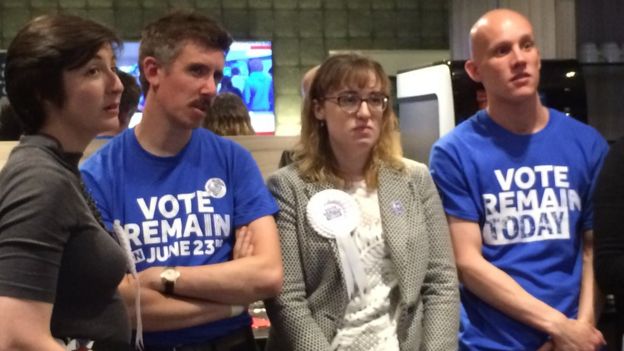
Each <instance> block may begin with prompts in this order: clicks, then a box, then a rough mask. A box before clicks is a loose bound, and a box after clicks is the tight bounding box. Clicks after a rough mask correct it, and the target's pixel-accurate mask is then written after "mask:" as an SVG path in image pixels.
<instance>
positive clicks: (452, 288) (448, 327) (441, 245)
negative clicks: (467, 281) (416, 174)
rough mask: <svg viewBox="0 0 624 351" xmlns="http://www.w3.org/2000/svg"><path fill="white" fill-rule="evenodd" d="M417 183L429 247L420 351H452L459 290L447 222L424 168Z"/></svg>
mask: <svg viewBox="0 0 624 351" xmlns="http://www.w3.org/2000/svg"><path fill="white" fill-rule="evenodd" d="M417 184H420V190H421V199H422V206H423V208H424V216H425V224H426V227H427V228H426V233H428V239H429V250H430V252H429V262H428V265H427V273H426V275H425V281H424V284H423V287H422V296H423V305H424V310H423V316H422V326H423V342H422V344H421V345H422V346H421V350H439V351H443V350H455V349H457V335H458V334H457V331H458V330H459V290H458V281H457V271H456V268H455V259H454V256H453V247H452V245H451V238H450V234H449V229H448V224H447V222H446V217H445V216H444V210H443V209H442V204H441V202H440V197H439V195H438V192H437V191H436V188H435V185H434V183H433V180H432V179H431V177H430V176H429V174H428V172H427V171H426V169H423V172H422V173H421V181H420V182H418V183H417Z"/></svg>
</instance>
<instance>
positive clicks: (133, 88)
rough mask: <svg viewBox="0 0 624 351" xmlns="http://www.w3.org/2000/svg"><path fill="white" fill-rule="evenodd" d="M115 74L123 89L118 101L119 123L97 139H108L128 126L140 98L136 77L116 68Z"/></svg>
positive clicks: (139, 88)
mask: <svg viewBox="0 0 624 351" xmlns="http://www.w3.org/2000/svg"><path fill="white" fill-rule="evenodd" d="M117 75H118V76H119V80H121V84H123V87H124V90H123V93H122V94H121V101H120V102H119V125H118V126H117V127H115V128H112V129H110V130H107V131H105V132H104V133H101V134H100V135H98V139H110V138H112V137H113V136H115V135H117V134H119V133H121V132H123V131H124V130H126V128H128V124H129V123H130V119H131V118H132V115H134V113H135V112H136V110H137V106H138V105H139V100H140V99H141V87H140V86H139V83H138V82H137V81H136V79H135V78H134V77H133V76H132V75H130V74H129V73H126V72H124V71H120V70H117Z"/></svg>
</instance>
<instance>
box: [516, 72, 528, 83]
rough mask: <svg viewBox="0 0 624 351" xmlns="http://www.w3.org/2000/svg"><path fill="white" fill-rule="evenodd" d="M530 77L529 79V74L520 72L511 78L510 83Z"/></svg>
mask: <svg viewBox="0 0 624 351" xmlns="http://www.w3.org/2000/svg"><path fill="white" fill-rule="evenodd" d="M530 77H531V75H530V74H528V73H526V72H522V73H519V74H516V75H514V76H513V77H511V81H512V82H515V81H517V80H521V79H526V78H530Z"/></svg>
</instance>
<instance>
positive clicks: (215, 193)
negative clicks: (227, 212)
mask: <svg viewBox="0 0 624 351" xmlns="http://www.w3.org/2000/svg"><path fill="white" fill-rule="evenodd" d="M205 188H206V192H207V193H208V196H211V197H214V198H215V199H220V198H222V197H224V196H225V194H226V193H227V187H226V186H225V182H224V181H223V180H222V179H220V178H210V179H208V181H207V182H206V186H205Z"/></svg>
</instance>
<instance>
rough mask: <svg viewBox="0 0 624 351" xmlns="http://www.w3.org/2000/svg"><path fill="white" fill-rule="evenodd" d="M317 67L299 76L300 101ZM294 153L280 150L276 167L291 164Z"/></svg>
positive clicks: (308, 89)
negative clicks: (301, 76)
mask: <svg viewBox="0 0 624 351" xmlns="http://www.w3.org/2000/svg"><path fill="white" fill-rule="evenodd" d="M319 67H321V66H320V65H316V66H314V67H312V68H310V69H309V70H307V71H306V72H305V73H304V74H303V78H301V101H304V100H305V98H306V96H307V95H308V92H309V91H310V86H311V85H312V81H313V80H314V75H315V74H316V71H318V69H319ZM294 153H295V151H294V150H291V149H288V150H284V151H283V152H282V156H280V160H279V163H278V168H282V167H284V166H288V165H289V164H291V163H292V160H293V155H294Z"/></svg>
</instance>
